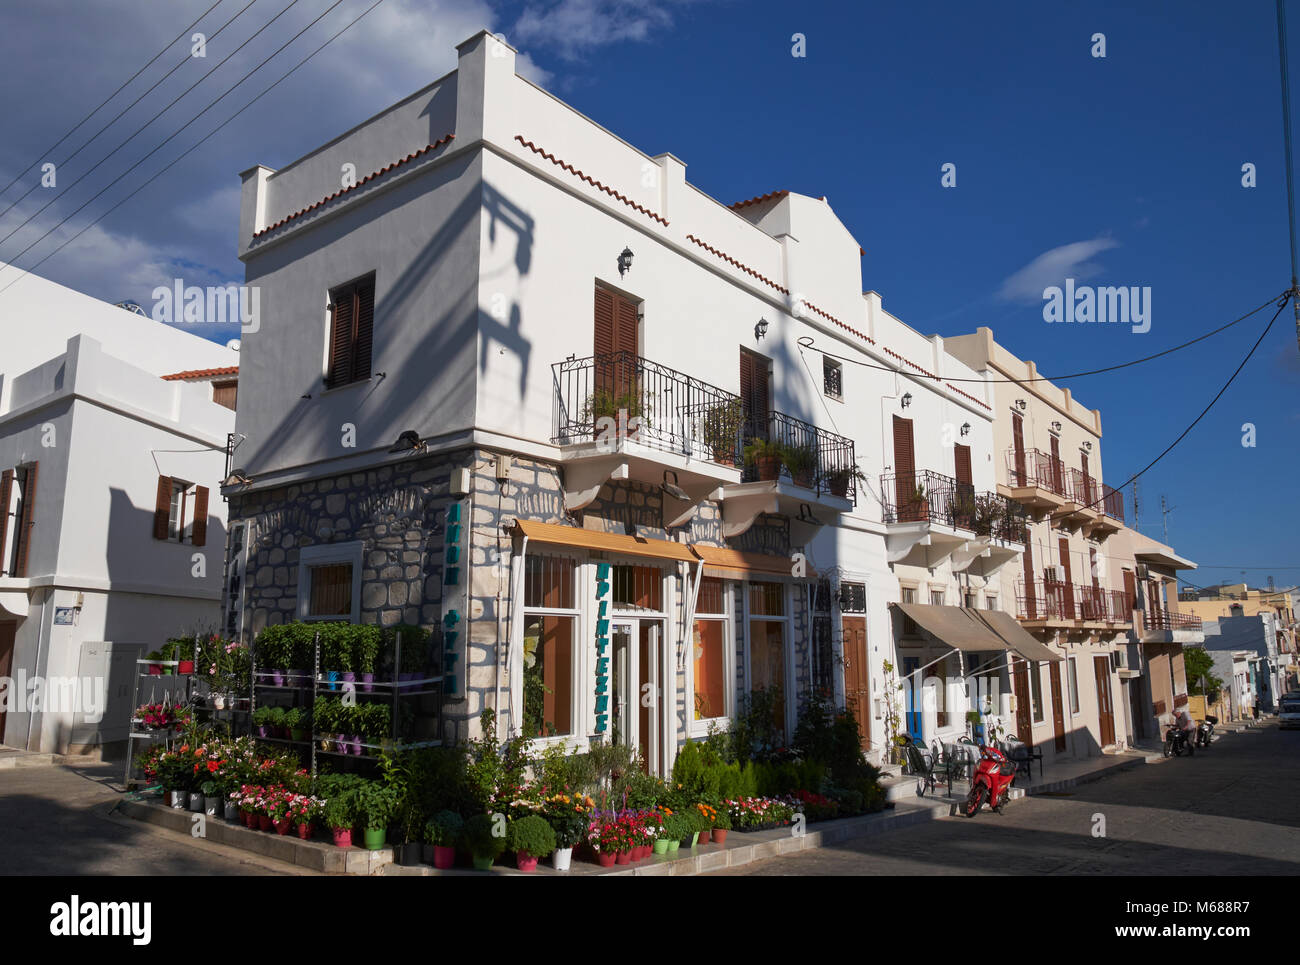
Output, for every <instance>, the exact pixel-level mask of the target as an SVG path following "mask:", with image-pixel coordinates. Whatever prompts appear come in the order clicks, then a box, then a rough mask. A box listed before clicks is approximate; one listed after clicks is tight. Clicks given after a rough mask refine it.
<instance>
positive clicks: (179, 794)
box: [167, 791, 188, 808]
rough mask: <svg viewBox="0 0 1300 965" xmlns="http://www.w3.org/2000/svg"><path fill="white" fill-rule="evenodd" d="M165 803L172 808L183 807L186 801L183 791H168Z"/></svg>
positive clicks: (186, 795)
mask: <svg viewBox="0 0 1300 965" xmlns="http://www.w3.org/2000/svg"><path fill="white" fill-rule="evenodd" d="M167 793H168V798H167V803H168V804H169V805H170V806H171V807H174V808H183V807H185V805H186V804H187V803H188V800H187V798H188V794H187V793H186V792H185V791H168V792H167Z"/></svg>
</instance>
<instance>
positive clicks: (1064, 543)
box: [1058, 536, 1077, 620]
mask: <svg viewBox="0 0 1300 965" xmlns="http://www.w3.org/2000/svg"><path fill="white" fill-rule="evenodd" d="M1058 545H1059V546H1060V552H1061V569H1063V570H1065V583H1064V588H1063V592H1062V595H1063V596H1064V597H1065V611H1064V614H1063V615H1064V617H1065V619H1067V620H1074V619H1077V617H1076V616H1075V613H1074V579H1073V577H1072V576H1071V574H1070V541H1069V540H1068V539H1066V538H1065V537H1064V536H1062V537H1061V539H1060V541H1059V543H1058Z"/></svg>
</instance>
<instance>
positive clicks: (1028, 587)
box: [1021, 542, 1041, 620]
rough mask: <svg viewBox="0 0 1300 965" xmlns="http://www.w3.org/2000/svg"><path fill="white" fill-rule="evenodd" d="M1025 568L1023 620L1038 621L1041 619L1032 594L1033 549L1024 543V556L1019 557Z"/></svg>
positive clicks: (1029, 544) (1027, 543)
mask: <svg viewBox="0 0 1300 965" xmlns="http://www.w3.org/2000/svg"><path fill="white" fill-rule="evenodd" d="M1021 560H1022V561H1023V563H1024V567H1025V618H1026V619H1029V620H1038V619H1041V617H1040V616H1039V614H1038V600H1037V599H1036V598H1035V597H1036V595H1037V594H1035V592H1034V547H1033V545H1032V544H1031V543H1029V542H1026V543H1025V554H1024V556H1022V557H1021Z"/></svg>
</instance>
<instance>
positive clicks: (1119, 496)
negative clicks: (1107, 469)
mask: <svg viewBox="0 0 1300 965" xmlns="http://www.w3.org/2000/svg"><path fill="white" fill-rule="evenodd" d="M1101 493H1102V496H1101V511H1102V512H1103V513H1105V514H1106V515H1107V516H1109V517H1110V518H1111V519H1117V520H1119V521H1120V522H1121V523H1122V522H1124V492H1123V490H1120V489H1115V488H1114V487H1113V486H1107V485H1106V484H1105V483H1102V484H1101Z"/></svg>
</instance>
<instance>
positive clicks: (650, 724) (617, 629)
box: [610, 618, 663, 774]
mask: <svg viewBox="0 0 1300 965" xmlns="http://www.w3.org/2000/svg"><path fill="white" fill-rule="evenodd" d="M662 639H663V621H661V620H638V619H617V618H616V619H615V620H614V624H613V632H612V634H611V642H612V644H613V656H614V659H613V661H612V670H613V673H612V674H611V677H612V681H613V692H612V698H613V699H612V700H611V701H610V704H611V706H612V707H613V718H614V720H613V724H614V725H613V728H612V734H613V741H614V743H616V744H626V745H627V746H629V747H631V748H634V749H635V750H636V753H637V756H638V757H640V758H641V760H643V761H644V762H645V765H646V769H647V770H648V771H649V773H651V774H658V773H660V772H661V770H662V764H663V762H662V760H661V758H662V745H663V742H662V735H661V733H660V731H661V729H662V725H663V715H662V712H661V708H662V707H663V689H662V686H661V673H662V670H661V667H660V663H661V659H662V654H663V647H662Z"/></svg>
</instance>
